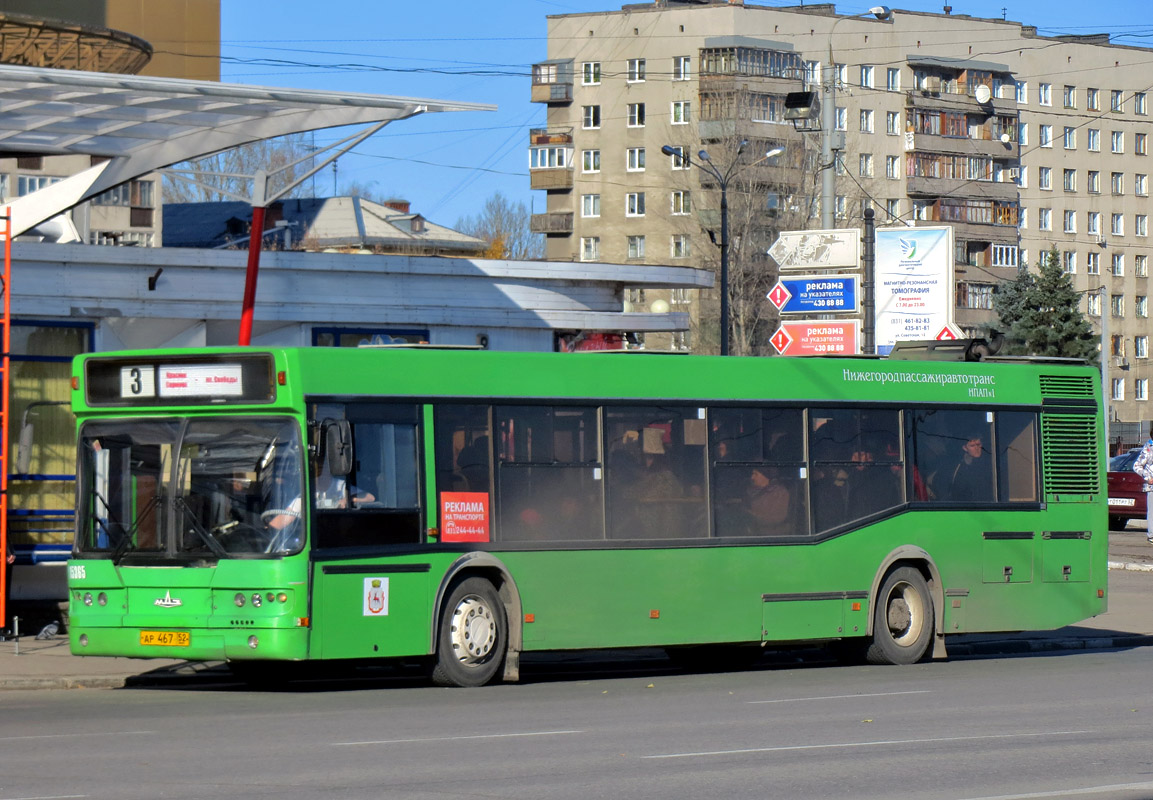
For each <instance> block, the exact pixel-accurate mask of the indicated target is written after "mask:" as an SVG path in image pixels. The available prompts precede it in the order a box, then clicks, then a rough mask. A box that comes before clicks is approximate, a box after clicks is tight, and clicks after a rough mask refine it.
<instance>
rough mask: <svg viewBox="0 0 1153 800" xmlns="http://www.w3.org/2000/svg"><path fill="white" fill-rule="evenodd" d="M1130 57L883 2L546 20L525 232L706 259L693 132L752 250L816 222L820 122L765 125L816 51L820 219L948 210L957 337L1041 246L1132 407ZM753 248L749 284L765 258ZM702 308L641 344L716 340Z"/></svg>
mask: <svg viewBox="0 0 1153 800" xmlns="http://www.w3.org/2000/svg"><path fill="white" fill-rule="evenodd" d="M1150 52H1151V51H1150V50H1149V49H1147V48H1138V47H1131V46H1121V45H1116V44H1112V43H1110V41H1109V37H1108V36H1107V35H1104V34H1102V35H1091V36H1075V37H1057V38H1052V37H1042V36H1039V35H1038V34H1037V30H1036V28H1035V27H1033V26H1030V25H1026V24H1022V23H1020V22H1014V21H1009V20H1002V19H985V18H976V17H970V16H965V15H957V14H953V15H951V14H945V13H924V12H911V11H902V10H899V9H896V10H894V11H893V14H892V18H891V19H890V20H889V21H880V20H878V19H875V18H874V17H873V16H872V15H871V14H866V15H861V16H857V17H847V16H839V15H837V14H836V13H835V8H834V6H832V5H830V4H825V5H813V6H809V5H806V6H804V7H773V8H770V7H766V6H752V5H747V6H746V5H743V4H742V3H741V2H739V0H732V1H730V2H708V1H707V0H706V1H704V2H679V1H678V0H657V2H654V3H645V4H636V5H628V6H625V7H623V8H621V9H620V10H615V11H606V12H604V13H582V14H563V15H556V16H550V17H549V18H548V51H547V58H546V59H545V60H542V61H541V62H539V63H537V64H536V65H534V69H533V83H532V100H533V101H535V102H540V103H542V104H544V105H545V107H546V109H547V116H546V119H547V123H546V127H544V128H541V129H537V130H534V131H532V132H531V133H530V142H529V151H530V157H529V166H530V176H531V185H532V187H533V188H534V189H541V190H544V191H545V192H546V193H547V200H546V210H545V213H543V214H539V215H537V216H536V218H535V219H534V229H535V230H537V231H538V232H540V233H543V234H544V235H545V236H546V239H547V244H546V257H547V258H549V259H552V260H558V261H581V260H585V259H589V260H593V259H595V260H602V261H611V262H619V263H652V264H669V263H686V264H691V265H693V266H715V265H716V263H717V250H718V248H717V247H716V245H715V244H714V242H713V239H716V237H717V235H718V233H719V231H718V230H717V224H716V222H717V215H718V210H719V192H718V191H717V189H718V185H717V184H718V181H716V180H715V179H713V178H711V177H710V175H709V174H708V170H707V169H705V170H702V169H699V168H698V165H697V163H696V162H697V161H699V159H698V158H697V156H696V154H697V152H698V151H699V150H701V149H705V150H707V151H708V152H709V154H710V159H711V160H710V164H711V165H717V166H720V167H721V168H722V169H724V168H726V167H727V166H729V165H735V166H736V167H737V171H738V172H740V173H741V174H742V175H743V176H746V177H748V178H749V180H748V181H746V183H745V184H743V185H742V187H741V191H740V192H738V193H734V192H733V191H732V185H731V184H730V186H729V189H730V191H729V193H728V194H729V197H728V200H729V206H730V211H731V210H732V206H733V205H734V194H736V195H737V197H738V198H739V199H742V200H743V201H744V202H746V203H747V204H748V205H749V206H750V207H751V209H752V212H753V213H752V215H751V216H749V217H748V218H749V219H750V220H751V221H752V227H753V229H755V231H756V233H757V235H756V236H755V237H752V236H750V237H749V238H754V239H755V240H756V246H757V247H759V246H760V244H761V243H763V242H764V241H766V240H767V241H769V242H770V243H771V241H772V239H773V238H774V237H775V234H776V230H779V229H792V228H816V227H819V222H820V207H819V206H820V179H819V176H818V173H819V168H820V163H821V160H820V140H821V133H820V132H819V131H815V130H813V128H815V127H816V125H815V123H813V122H809V123H807V124H806V123H801V124H799V125H794V124H793V123H790V122H789V121H786V119H785V115H784V99H785V95H786V94H787V93H789V92H793V91H802V90H818V91H819V89H820V86H821V82H822V77H823V74H827V73H825V70H827V69H829V66H828V64H829V63H830V53H831V56H832V57H831V63H832V67H831V69H832V70H833V72H832V75H833V78H834V80H835V91H836V102H835V106H836V111H835V120H836V122H835V127H836V131H835V133H834V141H837V140H839V139H840V138H841V137H843V149H842V150H840V151H839V158H838V159H837V163H836V172H837V178H836V190H835V197H834V199H833V202H834V217H835V220H836V224H837V225H838V226H845V227H849V226H854V227H856V226H860V224H861V219H862V212H863V210H864V208H866V207H868V206H869V205H870V204H871V205H872V207H873V208H874V209H875V211H876V219H877V223H878V224H879V225H940V224H950V225H953V226H954V234H955V237H954V238H955V242H956V254H955V257H956V266H955V270H956V272H955V275H956V319H957V322H958V324H959V325H960V327H961V328H962V329H964V330H966V331H970V332H979V331H982V330H983V326H988V325H989V324H991V323H992V322H993V321H994V314H993V311H992V295H993V289H994V286H995V285H996V284H997V283H998V282H1000V281H1003V280H1006V279H1010V278H1012V277H1013V276H1014V275H1015V274H1016V271H1017V270H1018V269H1019V268H1022V267H1025V266H1026V265H1033V264H1035V263H1036V261H1037V259H1038V258H1039V257H1040V256H1041V254H1042V253H1044V252H1047V251H1048V250H1049V249H1050V248H1052V247H1056V249H1057V251H1058V253H1059V254H1060V258H1061V259H1062V264H1063V265H1064V267H1065V269H1066V271H1067V272H1068V273H1070V275H1071V276H1072V279H1073V281H1074V284H1075V286H1076V287H1077V289H1078V290H1080V291H1082V292H1083V293H1084V301H1083V303H1084V305H1083V306H1082V308H1083V310H1084V311H1086V312H1087V314H1088V315H1089V318H1090V320H1092V321H1093V322H1094V323H1095V324H1098V325H1100V324H1101V322H1102V321H1103V318H1102V314H1103V313H1104V314H1106V315H1108V328H1109V332H1110V343H1109V348H1110V360H1109V366H1110V377H1111V383H1112V398H1111V401H1110V411H1111V415H1112V418H1113V419H1119V420H1128V421H1136V420H1143V419H1148V418H1150V417H1153V413H1151V412H1148V411H1147V410H1146V409H1147V408H1148V406H1147V405H1146V404H1147V402H1148V398H1149V378H1150V377H1151V376H1153V368H1151V366H1150V362H1149V348H1148V338H1149V317H1148V313H1149V311H1148V296H1149V286H1148V283H1149V280H1148V258H1149V254H1150V251H1151V248H1150V246H1149V238H1148V235H1149V234H1148V208H1147V206H1148V200H1147V198H1148V190H1149V185H1148V184H1149V177H1148V176H1149V173H1150V172H1151V171H1153V170H1150V167H1149V156H1148V123H1149V116H1148V115H1149V108H1148V97H1147V91H1148V83H1149V81H1148V79H1147V68H1146V66H1145V64H1146V62H1147V61H1148V59H1149V56H1150ZM798 127H799V128H802V130H798V129H797V128H798ZM806 127H807V128H808V129H809V130H807V131H806V130H803V129H804V128H806ZM742 141H743V142H746V143H747V144H746V146H745V148H744V153H743V154H742V155H740V156H737V155H736V147H737V143H739V142H742ZM665 146H671V147H673V148H675V149H674V154H673V155H665V154H662V150H661V149H662V147H665ZM778 149H779V150H782V151H783V152H782V153H781V155H779V156H777V157H776V158H774V159H769V160H766V161H765V163H764V164H760V165H759V166H758V165H757V161H756V158H757V156H758V154H760V157H761V158H762V159H763V155H764V154H767V153H770V152H773V151H774V150H778ZM682 152H683V153H685V154H688V155H689V156H690V157H691V159H692V161H693V165H692V168H691V169H686V167H688V166H689V164H687V163H685V160H684V159H681V158H679V157H678V154H680V153H682ZM758 171H759V172H758ZM710 232H711V233H712V237H711V238H710ZM736 242H737V238H736V237H734V236H730V242H729V243H730V246H732V245H733V244H734V243H736ZM746 245H747V243H744V244H742V246H746ZM746 249H749V248H748V247H747V246H746ZM730 261H731V260H730ZM751 264H752V266H751V269H753V270H754V271H755V270H756V269H762V270H763V271H764V272H765V273H766V274H765V276H764V277H765V280H766V281H769V282H770V285H771V281H773V280H775V277H776V276H775V273H774V272H773V270H774V269H775V266H774V265H773V264H772V262H771V261H770V260H765V261H762V262H758V261H756V260H755V258H752V260H751ZM754 285H757V286H760V285H763V283H762V284H754ZM738 288H739V287H736V286H734V291H733V297H734V304H735V303H736V302H737V299H738V298H737V294H736V293H737V291H738ZM714 295H715V293H714ZM630 299H633V300H634V301H635V300H638V299H639V298H637V297H636V296H635V294H634V296H633V297H631V298H630ZM683 299H684V298H680V297H670V298H668V299H667V300H666V299H665V298H659V299H657V300H656V302H661V301H662V300H663V301H665V302H670V303H672V302H677V301H681V300H683ZM646 300H647V302H648V303H649V304H651V303H652V302H654V299H653V298H651V297H649V298H646ZM716 302H717V300H716V297H715V296H714V297H712V298H710V297H707V296H706V297H704V298H702V301H701V304H702V307H703V308H704V313H702V309H700V308H696V307H695V306H694V307H693V308H692V313H693V314H694V317H695V318H696V319H697V320H699V321H701V324H700V325H698V326H697V328H696V330H697V331H698V333H699V334H700V338H699V339H698V341H696V342H693V341H690V340H688V339H686V338H685V337H683V336H682V337H681V338H679V339H674V340H672V341H670V342H667V343H664V342H662V343H660V344H668V345H671V346H673V347H681V348H685V349H690V348H691V349H699V350H706V351H707V350H708V349H710V348H714V347H715V344H713V342H715V340H716V339H715V336H713V338H712V339H711V341H710V340H709V339H708V338H707V337H708V334H709V327H708V325H707V324H705V322H706V321H707V319H708V317H709V315H710V314H709V311H708V306H709V304H710V303H712V304H714V305H715V304H716ZM769 313H770V315H771V311H770V312H769ZM714 316H715V314H714ZM768 323H769V324H770V325H771V324H773V323H774V321H773V320H772V319H771V318H770V319H769V320H768ZM763 327H764V326H762V329H763ZM712 331H713V333H714V334H715V324H714V327H713V329H712ZM653 346H660V345H659V344H656V343H654V345H653Z"/></svg>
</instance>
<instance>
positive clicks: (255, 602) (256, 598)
mask: <svg viewBox="0 0 1153 800" xmlns="http://www.w3.org/2000/svg"><path fill="white" fill-rule="evenodd" d="M261 604H262V602H261V599H260V592H253V593H252V607H253V608H260V606H261Z"/></svg>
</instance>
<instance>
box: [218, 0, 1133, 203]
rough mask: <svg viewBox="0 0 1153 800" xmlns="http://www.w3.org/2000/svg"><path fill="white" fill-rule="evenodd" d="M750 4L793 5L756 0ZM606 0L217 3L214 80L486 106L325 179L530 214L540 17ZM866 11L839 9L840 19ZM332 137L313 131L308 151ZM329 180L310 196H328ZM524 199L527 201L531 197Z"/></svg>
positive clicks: (1074, 8)
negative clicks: (533, 71) (493, 199)
mask: <svg viewBox="0 0 1153 800" xmlns="http://www.w3.org/2000/svg"><path fill="white" fill-rule="evenodd" d="M748 3H749V5H754V4H756V5H769V6H781V5H795V4H796V3H795V2H775V1H774V0H767V1H766V2H759V3H754V2H752V0H748ZM943 4H944V3H943V2H905V3H896V4H894V5H893V6H892V7H893V8H894V9H901V8H905V9H909V10H914V11H940V10H941V8H942V6H943ZM621 5H622V3H621V2H615V3H614V2H608V0H495V2H489V3H476V2H461V1H460V0H441V2H437V3H430V4H429V5H424V4H423V3H411V2H397V1H395V0H325V1H323V2H317V1H316V0H308V2H305V0H281V1H280V2H279V3H276V4H275V5H272V6H270V5H268V4H266V3H258V2H254V0H223V2H222V3H221V39H222V46H221V55H222V64H221V77H222V79H223V80H225V81H228V82H232V83H250V84H257V85H266V86H286V87H294V88H307V89H331V90H338V91H351V92H367V93H371V94H385V95H401V96H407V97H426V98H433V99H438V100H459V101H466V102H477V103H493V104H496V105H498V106H499V110H498V111H496V112H479V111H478V112H461V113H455V112H454V113H443V114H429V115H427V116H425V117H423V118H418V119H413V120H408V121H404V122H397V123H394V124H392V125H389V126H387V127H386V128H385V129H384V130H383V131H381V132H380V133H378V134H376V135H375V136H373V137H372V138H371V139H369V140H368V141H367V142H365V143H363V144H361V145H360V146H359V147H358V148H357V150H356V152H355V153H353V154H349V155H348V156H346V157H344V158H342V159H340V161H339V163H338V169H337V174H336V184H337V186H338V187H339V188H344V187H345V186H346V185H347V183H348V182H350V181H355V182H356V183H358V184H361V185H368V186H371V187H372V189H373V190H374V191H377V192H380V193H383V194H388V195H395V196H400V197H403V198H404V199H407V200H409V201H410V202H411V203H412V205H413V210H414V211H418V212H420V213H421V214H423V215H425V216H426V217H428V218H429V219H431V220H433V221H434V222H438V223H441V224H447V225H453V224H455V223H456V221H457V220H458V219H459V218H460V217H461V216H464V215H468V214H472V213H475V209H476V208H477V207H479V206H480V205H481V204H483V202H484V201H485V200H486V199H487V198H488V197H490V196H491V195H492V194H493V193H494V192H497V191H500V192H503V193H504V194H505V195H506V196H507V197H509V198H511V199H513V200H516V201H523V202H524V203H525V204H526V205H529V206H531V205H532V203H533V202H534V201H535V203H536V206H537V208H536V210H537V211H541V210H542V209H543V203H544V199H543V198H544V195H543V193H540V192H537V193H534V192H532V191H530V190H529V188H528V168H527V162H528V155H527V153H528V129H529V128H532V127H543V125H544V120H545V108H544V106H543V105H542V104H539V103H530V102H529V99H528V98H529V86H530V77H529V75H530V68H531V65H532V64H533V63H534V62H537V61H542V60H544V59H545V57H546V40H545V33H546V24H545V17H546V16H548V15H549V14H568V13H578V12H590V11H610V10H617V9H619V8H620V7H621ZM951 5H952V7H953V13H954V14H970V15H973V16H979V17H1001V16H1003V15H1004V16H1005V17H1006V18H1008V19H1011V20H1015V21H1017V22H1022V23H1024V24H1027V25H1036V26H1037V27H1038V28H1039V29H1040V30H1039V32H1040V33H1041V34H1042V35H1058V34H1065V33H1076V34H1085V33H1110V34H1111V35H1112V36H1113V37H1114V41H1117V42H1121V43H1125V44H1138V45H1146V46H1153V22H1147V23H1145V24H1136V23H1137V22H1138V21H1139V20H1142V19H1145V18H1147V17H1148V12H1147V9H1148V6H1147V4H1145V3H1137V2H1130V1H1128V0H1127V1H1126V2H1105V3H1090V2H1084V1H1083V0H1082V1H1081V2H1071V1H1067V0H1025V1H1024V2H1022V1H1020V0H998V1H996V2H986V1H984V0H980V1H977V0H951ZM867 9H868V5H867V4H865V3H852V4H838V5H837V11H838V13H841V14H856V13H861V12H863V11H866V10H867ZM339 138H343V136H342V135H339V134H338V133H337V132H331V131H322V132H318V133H317V134H316V141H317V144H323V143H328V142H330V141H334V140H335V139H339ZM333 180H334V177H333V173H332V170H331V169H328V170H326V171H325V172H324V173H322V174H321V175H318V176H317V178H316V193H317V194H318V195H329V194H332V193H333ZM534 194H535V195H536V197H535V198H534Z"/></svg>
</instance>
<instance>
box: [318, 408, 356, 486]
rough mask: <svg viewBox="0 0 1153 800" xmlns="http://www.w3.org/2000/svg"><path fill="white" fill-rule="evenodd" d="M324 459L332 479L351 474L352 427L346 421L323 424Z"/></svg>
mask: <svg viewBox="0 0 1153 800" xmlns="http://www.w3.org/2000/svg"><path fill="white" fill-rule="evenodd" d="M324 457H325V460H326V461H327V462H328V472H329V474H331V475H332V476H333V477H336V478H343V477H346V476H347V475H348V473H350V472H352V426H351V425H349V424H348V420H345V419H340V420H332V421H330V422H326V423H325V424H324Z"/></svg>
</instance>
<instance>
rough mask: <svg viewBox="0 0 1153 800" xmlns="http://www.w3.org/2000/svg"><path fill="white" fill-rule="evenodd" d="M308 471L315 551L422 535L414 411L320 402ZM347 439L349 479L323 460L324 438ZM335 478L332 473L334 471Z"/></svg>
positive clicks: (414, 538)
mask: <svg viewBox="0 0 1153 800" xmlns="http://www.w3.org/2000/svg"><path fill="white" fill-rule="evenodd" d="M313 419H314V424H313V428H314V430H315V431H316V438H317V440H318V441H317V442H316V444H317V445H318V446H317V448H316V450H315V452H317V453H318V456H317V459H316V463H315V464H314V471H313V491H314V497H315V504H316V510H317V516H316V528H317V546H318V547H349V546H358V547H364V546H371V545H376V544H393V543H400V542H404V543H413V542H419V541H421V538H422V530H423V528H422V516H421V508H420V447H419V443H420V433H419V432H420V425H419V407H418V406H415V405H410V404H391V403H320V404H317V405H316V406H315V409H314V417H313ZM339 425H343V426H344V427H345V430H346V431H347V432H348V433H349V434H350V435H351V444H352V458H351V460H350V462H349V465H348V466H349V469H348V471H347V474H340V473H341V472H343V470H340V469H336V470H334V469H333V468H332V465H330V464H329V463H328V452H329V448H328V446H327V442H325V441H324V439H325V437H327V436H334V435H339V433H338V431H339V427H338V426H339ZM334 473H336V474H334Z"/></svg>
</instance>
